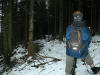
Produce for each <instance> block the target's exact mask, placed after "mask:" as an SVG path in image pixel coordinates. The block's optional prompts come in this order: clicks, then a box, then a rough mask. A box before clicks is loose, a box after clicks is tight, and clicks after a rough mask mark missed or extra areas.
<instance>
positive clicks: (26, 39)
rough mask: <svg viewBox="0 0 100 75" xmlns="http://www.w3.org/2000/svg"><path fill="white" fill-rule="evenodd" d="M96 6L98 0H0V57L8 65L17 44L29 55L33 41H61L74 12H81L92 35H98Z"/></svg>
mask: <svg viewBox="0 0 100 75" xmlns="http://www.w3.org/2000/svg"><path fill="white" fill-rule="evenodd" d="M99 7H100V1H99V0H0V54H1V55H2V54H3V55H4V59H5V62H7V63H8V62H10V57H11V56H12V52H13V49H14V48H16V46H17V45H18V44H20V43H21V44H23V45H24V46H25V47H26V48H27V49H28V52H29V54H28V55H29V56H30V55H33V54H34V53H35V52H36V51H35V44H34V43H33V42H32V41H34V40H37V39H43V38H45V36H46V35H48V36H47V37H48V41H49V40H53V39H59V40H60V41H63V37H64V36H65V33H66V27H67V26H68V25H70V24H71V22H72V20H73V18H72V14H73V12H74V11H75V10H81V11H82V12H83V14H84V19H85V20H86V22H87V26H88V27H90V29H91V32H92V34H93V35H95V34H100V8H99ZM51 36H52V38H51Z"/></svg>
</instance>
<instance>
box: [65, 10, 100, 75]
mask: <svg viewBox="0 0 100 75" xmlns="http://www.w3.org/2000/svg"><path fill="white" fill-rule="evenodd" d="M85 25H86V24H85V21H83V14H82V12H80V11H75V12H74V13H73V22H72V24H71V25H69V26H68V27H67V30H66V44H67V46H66V69H65V71H66V75H70V73H71V70H72V67H73V62H74V58H81V59H84V60H85V62H86V63H87V64H88V65H90V67H91V70H92V71H93V73H94V74H96V73H98V72H99V69H100V67H95V66H94V64H93V60H92V59H91V57H90V55H89V52H88V47H89V44H90V42H91V37H92V36H91V33H90V30H89V29H88V27H87V26H85Z"/></svg>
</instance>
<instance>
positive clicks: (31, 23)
mask: <svg viewBox="0 0 100 75" xmlns="http://www.w3.org/2000/svg"><path fill="white" fill-rule="evenodd" d="M33 31H34V0H30V14H29V38H28V39H29V43H28V55H29V56H33V55H34V52H35V49H34V48H35V47H34V43H33V39H34V38H33V35H34V32H33Z"/></svg>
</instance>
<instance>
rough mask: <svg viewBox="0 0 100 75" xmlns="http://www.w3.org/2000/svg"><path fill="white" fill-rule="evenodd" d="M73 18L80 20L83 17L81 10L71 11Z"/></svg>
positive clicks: (76, 20)
mask: <svg viewBox="0 0 100 75" xmlns="http://www.w3.org/2000/svg"><path fill="white" fill-rule="evenodd" d="M73 19H74V21H75V22H80V21H82V19H83V14H82V12H81V11H79V10H78V11H75V12H74V13H73Z"/></svg>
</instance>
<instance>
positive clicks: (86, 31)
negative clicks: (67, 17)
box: [66, 25, 91, 58]
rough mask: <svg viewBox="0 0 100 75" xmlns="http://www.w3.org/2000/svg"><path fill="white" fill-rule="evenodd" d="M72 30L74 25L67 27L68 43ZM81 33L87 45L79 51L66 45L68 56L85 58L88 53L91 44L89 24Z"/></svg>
mask: <svg viewBox="0 0 100 75" xmlns="http://www.w3.org/2000/svg"><path fill="white" fill-rule="evenodd" d="M71 31H72V26H71V25H70V26H68V27H67V29H66V44H67V43H68V41H69V39H70V33H71ZM81 33H82V42H83V44H84V45H85V47H84V48H82V49H81V50H80V52H79V51H74V50H72V49H71V48H69V46H68V45H67V46H66V54H67V55H68V56H71V57H74V58H84V57H85V56H86V55H87V54H88V47H89V44H90V42H91V33H90V30H89V29H88V27H87V26H83V27H82V29H81Z"/></svg>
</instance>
